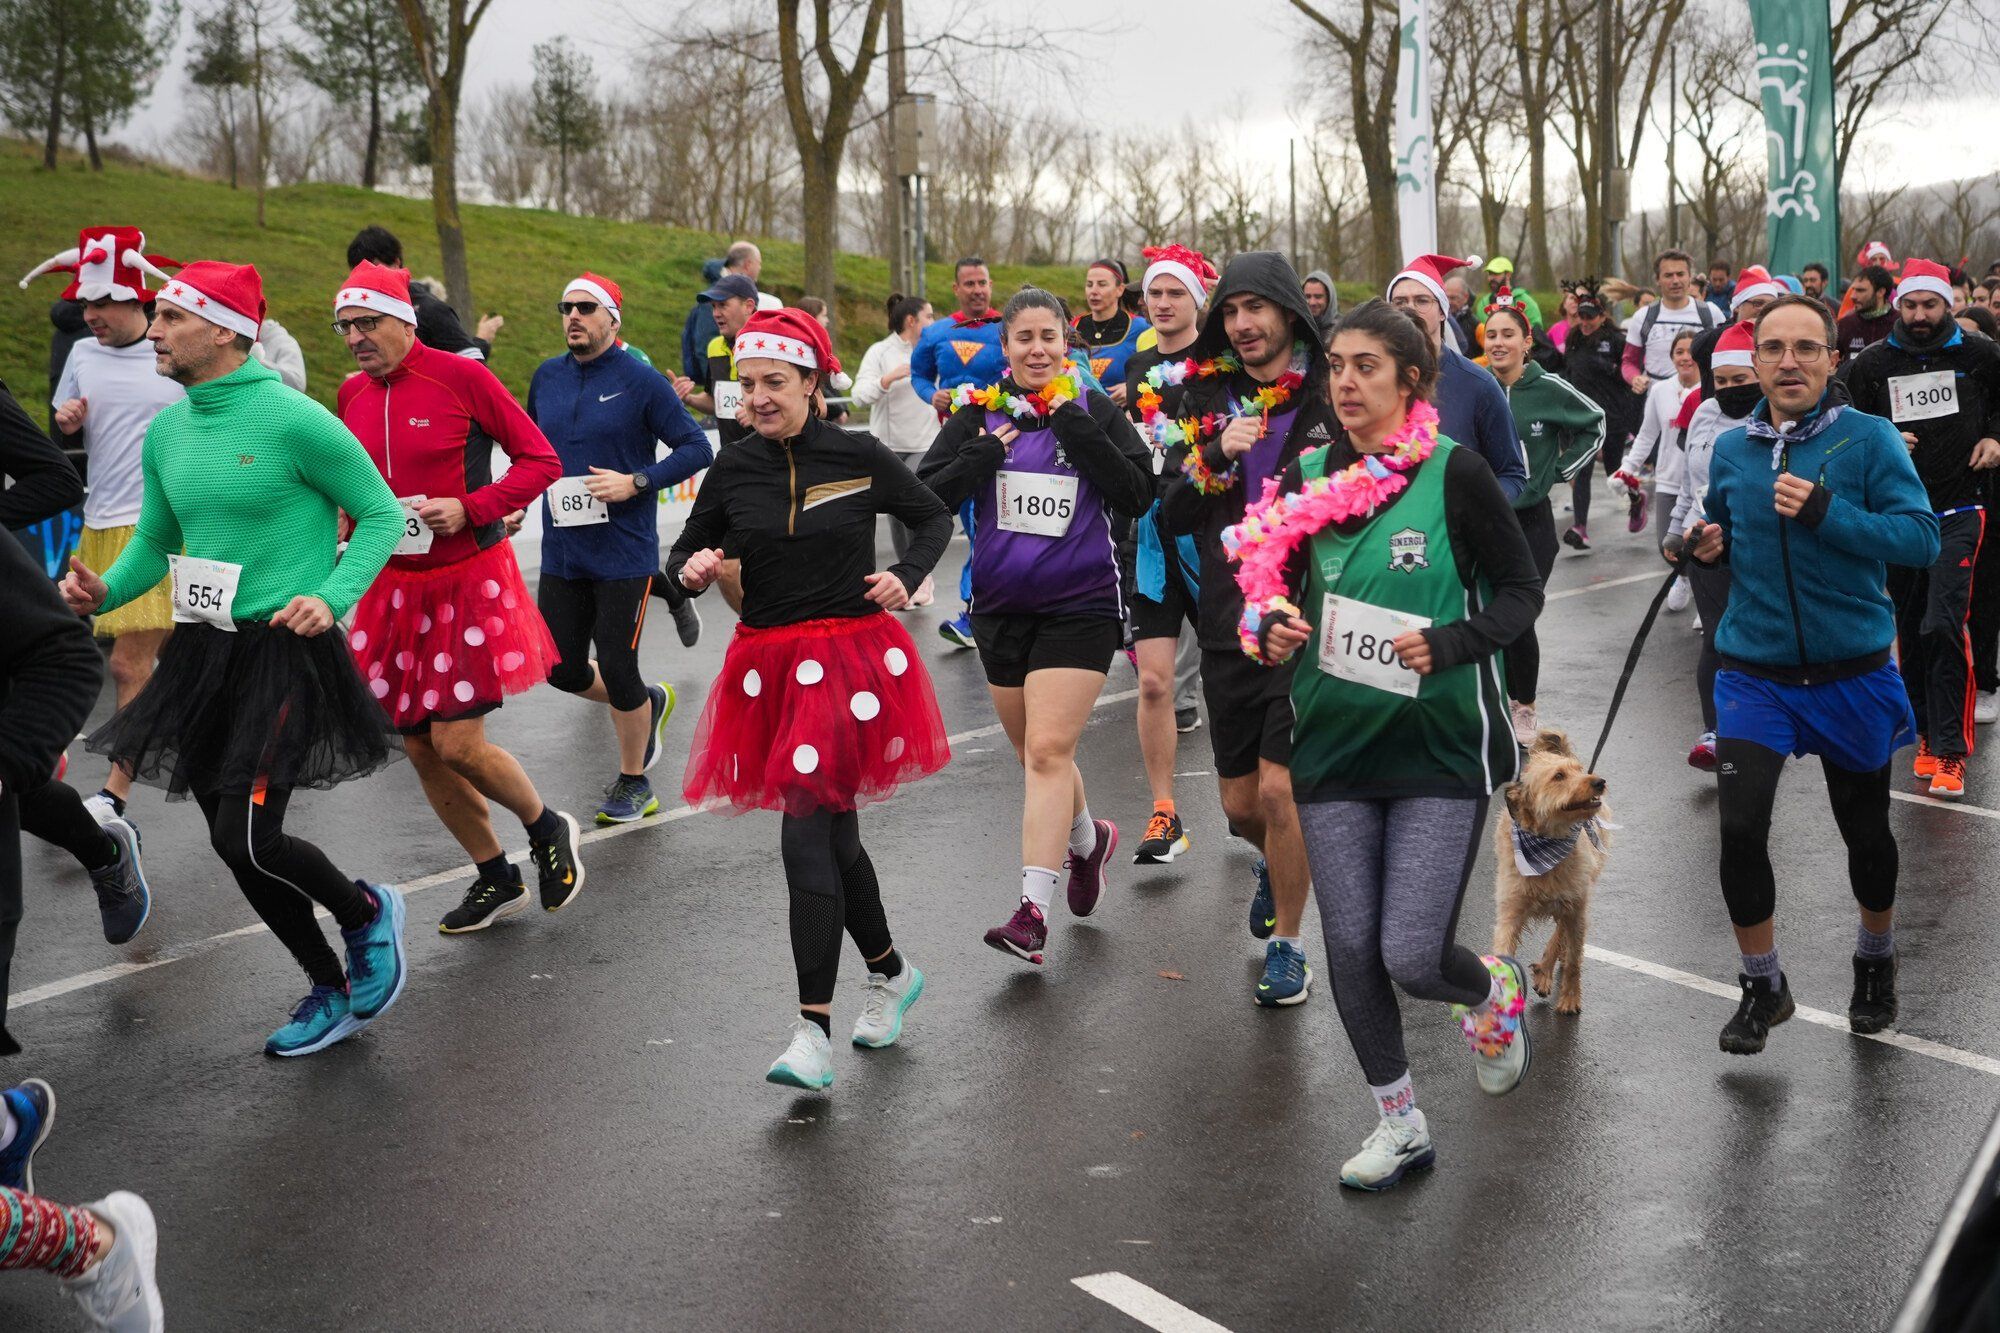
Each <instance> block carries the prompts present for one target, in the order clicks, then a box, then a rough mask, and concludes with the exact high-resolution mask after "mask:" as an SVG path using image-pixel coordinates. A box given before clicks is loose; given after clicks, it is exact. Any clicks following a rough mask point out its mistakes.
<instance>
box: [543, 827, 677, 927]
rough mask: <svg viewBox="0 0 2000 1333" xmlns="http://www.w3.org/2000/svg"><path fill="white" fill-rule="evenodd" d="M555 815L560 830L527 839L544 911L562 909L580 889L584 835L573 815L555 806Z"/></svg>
mask: <svg viewBox="0 0 2000 1333" xmlns="http://www.w3.org/2000/svg"><path fill="white" fill-rule="evenodd" d="M653 808H654V809H655V810H657V809H659V808H660V803H659V802H658V801H655V802H653ZM556 819H557V820H558V821H559V822H560V823H561V824H562V831H561V832H559V833H557V834H556V836H555V840H554V841H553V842H538V841H536V840H535V839H532V838H530V839H529V840H528V859H529V860H530V861H533V862H534V863H535V879H536V880H537V881H538V882H539V885H540V887H541V891H542V910H543V911H544V912H558V911H561V910H562V909H563V908H565V907H567V906H569V900H570V899H572V898H574V897H576V895H577V894H579V893H581V892H582V891H583V858H582V857H580V856H578V855H577V851H578V848H579V846H580V845H581V839H582V836H583V835H582V834H581V833H579V832H578V831H577V827H576V816H574V815H572V814H570V812H569V811H567V810H558V811H556Z"/></svg>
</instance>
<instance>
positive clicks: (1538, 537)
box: [1506, 496, 1562, 704]
mask: <svg viewBox="0 0 2000 1333" xmlns="http://www.w3.org/2000/svg"><path fill="white" fill-rule="evenodd" d="M1514 517H1515V518H1516V519H1518V520H1519V521H1520V524H1521V532H1522V533H1523V534H1524V535H1525V536H1526V537H1527V539H1528V550H1529V552H1530V553H1531V554H1533V556H1534V557H1535V571H1536V572H1537V573H1538V574H1540V575H1541V576H1542V586H1543V587H1544V588H1546V587H1548V585H1549V575H1550V574H1551V573H1553V572H1554V571H1555V567H1556V553H1557V552H1558V551H1560V550H1562V543H1560V542H1558V541H1557V540H1556V515H1555V507H1554V506H1553V505H1551V504H1550V503H1549V501H1548V497H1547V496H1544V497H1542V499H1541V501H1540V502H1539V503H1536V504H1531V505H1529V506H1528V507H1527V508H1526V509H1516V510H1515V511H1514ZM1506 661H1507V697H1508V698H1510V699H1514V700H1517V701H1518V702H1520V703H1524V704H1531V703H1533V702H1534V701H1535V691H1536V689H1537V688H1538V687H1539V686H1540V685H1541V683H1542V641H1541V640H1540V639H1538V638H1536V637H1535V627H1534V626H1533V625H1530V626H1528V628H1526V629H1524V630H1522V631H1521V637H1520V638H1518V639H1516V640H1514V642H1512V643H1510V644H1508V645H1507V658H1506Z"/></svg>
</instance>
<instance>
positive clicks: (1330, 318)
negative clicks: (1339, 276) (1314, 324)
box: [1305, 268, 1340, 342]
mask: <svg viewBox="0 0 2000 1333" xmlns="http://www.w3.org/2000/svg"><path fill="white" fill-rule="evenodd" d="M1305 280H1306V282H1320V283H1324V284H1325V285H1326V313H1325V314H1324V315H1321V316H1320V317H1319V336H1320V338H1321V339H1322V340H1323V341H1328V342H1331V341H1332V339H1333V326H1334V325H1335V324H1336V323H1338V322H1339V320H1340V289H1339V288H1338V287H1335V286H1334V285H1333V275H1332V274H1331V273H1328V272H1327V271H1326V270H1325V269H1323V268H1316V269H1314V270H1313V271H1312V272H1310V273H1308V274H1306V277H1305Z"/></svg>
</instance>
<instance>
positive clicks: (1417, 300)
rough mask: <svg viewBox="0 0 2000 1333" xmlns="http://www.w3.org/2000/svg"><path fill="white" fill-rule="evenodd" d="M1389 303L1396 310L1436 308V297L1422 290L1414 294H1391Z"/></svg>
mask: <svg viewBox="0 0 2000 1333" xmlns="http://www.w3.org/2000/svg"><path fill="white" fill-rule="evenodd" d="M1389 304H1390V305H1392V306H1394V307H1396V309H1398V310H1435V309H1437V308H1438V303H1437V298H1436V297H1435V296H1432V295H1431V294H1430V293H1428V292H1422V293H1419V294H1417V295H1414V296H1392V297H1390V298H1389Z"/></svg>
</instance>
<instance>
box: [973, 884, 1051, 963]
mask: <svg viewBox="0 0 2000 1333" xmlns="http://www.w3.org/2000/svg"><path fill="white" fill-rule="evenodd" d="M986 942H987V944H989V945H991V946H992V947H993V948H995V949H999V950H1001V951H1002V952H1003V953H1011V954H1013V955H1014V956H1015V957H1016V958H1019V959H1023V960H1024V961H1026V962H1030V963H1037V964H1039V963H1040V962H1041V961H1042V948H1043V946H1045V945H1046V944H1048V942H1049V923H1048V922H1047V920H1045V919H1044V918H1043V916H1042V909H1041V908H1039V907H1037V906H1035V905H1034V904H1033V903H1031V902H1029V901H1028V900H1027V899H1026V898H1023V899H1021V905H1020V906H1019V907H1017V908H1015V909H1014V915H1012V916H1010V917H1008V918H1007V924H1006V925H1004V926H995V927H993V929H991V930H989V931H987V932H986Z"/></svg>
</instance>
